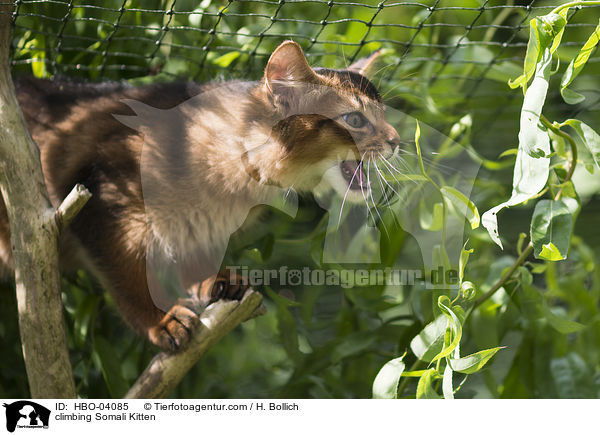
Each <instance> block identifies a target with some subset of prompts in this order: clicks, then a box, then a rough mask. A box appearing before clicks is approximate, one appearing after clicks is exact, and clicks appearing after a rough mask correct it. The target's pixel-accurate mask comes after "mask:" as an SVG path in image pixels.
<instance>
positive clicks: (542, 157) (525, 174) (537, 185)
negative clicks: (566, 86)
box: [481, 49, 552, 248]
mask: <svg viewBox="0 0 600 435" xmlns="http://www.w3.org/2000/svg"><path fill="white" fill-rule="evenodd" d="M551 60H552V55H551V54H550V50H548V49H546V50H545V52H544V56H543V58H542V60H541V61H540V63H539V64H538V72H537V73H536V78H535V79H534V81H533V83H532V84H531V88H530V89H528V90H527V92H526V95H525V99H524V101H523V109H522V111H521V129H520V131H519V149H518V151H517V159H516V161H515V169H514V172H513V190H512V194H511V196H510V198H509V199H508V201H505V202H503V203H502V204H499V205H497V206H496V207H493V208H491V209H490V210H488V211H486V212H485V213H484V214H483V216H482V217H481V222H482V224H483V226H484V227H485V229H486V230H487V231H488V233H489V234H490V237H491V238H492V240H493V241H494V242H496V243H497V244H498V246H500V247H501V248H502V242H501V241H500V234H499V233H498V216H497V215H498V212H500V211H501V210H502V209H504V208H506V207H511V206H514V205H517V204H521V203H522V202H525V201H527V200H528V199H530V198H532V197H534V196H535V195H537V194H538V193H539V192H540V191H541V190H542V189H543V188H544V186H545V185H546V182H547V181H548V175H549V173H550V158H549V157H548V156H549V155H550V139H549V137H548V133H547V131H545V130H543V129H542V128H541V127H540V125H539V115H540V113H541V107H542V106H543V103H544V101H543V100H544V99H545V98H546V92H547V89H548V76H549V70H550V64H551ZM536 99H537V100H536Z"/></svg>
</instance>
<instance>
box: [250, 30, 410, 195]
mask: <svg viewBox="0 0 600 435" xmlns="http://www.w3.org/2000/svg"><path fill="white" fill-rule="evenodd" d="M375 57H376V55H371V56H370V57H369V58H365V59H361V60H359V61H358V62H356V63H355V64H353V65H351V66H349V67H348V68H347V69H343V70H333V69H326V68H311V66H310V65H309V64H308V62H307V60H306V58H305V56H304V53H303V52H302V49H301V48H300V46H299V45H298V44H296V43H295V42H292V41H286V42H284V43H282V44H281V45H280V46H279V47H278V48H277V49H276V50H275V51H274V52H273V53H272V55H271V57H270V59H269V61H268V63H267V66H266V68H265V73H264V77H263V81H262V92H263V93H264V96H265V97H266V99H267V101H268V103H269V105H270V107H271V108H272V110H273V112H272V116H273V118H272V119H273V126H272V131H271V136H272V137H273V138H275V139H277V141H278V142H279V143H280V144H281V145H282V147H283V149H284V151H285V152H284V158H283V159H282V161H281V162H279V163H280V165H281V167H282V168H284V170H283V171H282V172H281V173H282V174H284V176H285V177H287V180H278V181H279V182H280V184H282V185H284V186H285V185H294V187H296V188H299V189H305V188H311V187H313V186H311V184H312V185H314V184H315V183H317V182H319V181H320V180H321V178H325V180H326V181H327V182H328V183H329V184H330V185H331V186H332V187H333V188H334V189H335V190H336V191H338V192H339V193H340V194H342V195H347V196H349V197H350V198H352V197H354V198H362V193H361V191H362V190H363V189H364V188H365V187H367V186H366V184H367V179H366V176H365V174H364V169H365V167H366V165H367V162H369V161H378V160H380V159H383V158H387V157H389V156H390V155H391V154H392V153H393V152H394V149H395V148H396V147H398V146H399V145H400V137H399V135H398V133H397V132H396V130H395V129H394V127H392V125H390V124H389V123H388V122H387V121H386V118H385V106H384V105H383V101H382V98H381V95H380V94H379V91H378V90H377V88H376V87H375V85H373V83H371V81H369V80H368V79H367V78H366V76H365V75H363V74H364V72H365V70H366V69H368V68H369V67H370V66H372V64H373V60H374V59H375ZM361 162H362V164H361Z"/></svg>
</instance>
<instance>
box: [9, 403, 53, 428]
mask: <svg viewBox="0 0 600 435" xmlns="http://www.w3.org/2000/svg"><path fill="white" fill-rule="evenodd" d="M3 406H4V408H6V430H8V431H9V432H14V431H15V429H48V423H49V421H50V410H49V409H48V408H46V407H44V406H42V405H39V404H37V403H35V402H31V401H29V400H19V401H17V402H13V403H10V404H6V403H5V404H3Z"/></svg>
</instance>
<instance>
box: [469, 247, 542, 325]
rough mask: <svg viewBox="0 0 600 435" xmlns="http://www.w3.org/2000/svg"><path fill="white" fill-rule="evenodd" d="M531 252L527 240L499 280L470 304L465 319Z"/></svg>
mask: <svg viewBox="0 0 600 435" xmlns="http://www.w3.org/2000/svg"><path fill="white" fill-rule="evenodd" d="M532 252H533V245H532V244H531V242H529V243H528V244H527V247H526V248H525V249H524V250H523V252H522V253H521V255H519V258H517V259H516V260H515V262H514V263H513V264H512V266H510V269H508V270H507V271H506V273H505V274H504V275H502V277H501V278H500V280H499V281H498V282H496V284H494V285H493V286H492V288H491V289H489V290H488V291H487V292H486V293H485V294H483V295H482V296H480V297H479V298H478V299H477V300H476V301H475V303H474V304H473V305H472V306H471V308H469V311H468V312H467V315H466V316H465V319H466V318H468V317H469V316H470V314H471V312H473V310H474V309H475V308H477V307H478V306H480V305H481V304H483V303H484V302H485V301H487V300H488V299H489V298H491V297H492V295H493V294H494V293H496V292H497V291H498V290H499V289H500V288H501V287H502V286H504V284H506V282H507V281H508V280H509V279H510V278H511V276H512V274H513V273H514V272H515V270H517V269H518V268H519V266H521V264H523V263H524V262H525V260H526V259H527V257H529V256H530V255H531V253H532ZM465 321H466V320H465Z"/></svg>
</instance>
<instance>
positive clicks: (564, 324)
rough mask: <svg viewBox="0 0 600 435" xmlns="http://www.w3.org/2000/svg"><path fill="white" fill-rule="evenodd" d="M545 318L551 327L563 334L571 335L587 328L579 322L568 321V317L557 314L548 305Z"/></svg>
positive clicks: (545, 309) (545, 308)
mask: <svg viewBox="0 0 600 435" xmlns="http://www.w3.org/2000/svg"><path fill="white" fill-rule="evenodd" d="M544 317H546V320H548V323H549V324H550V326H552V327H553V328H554V329H556V330H557V331H558V332H560V333H561V334H570V333H572V332H577V331H581V330H582V329H584V328H585V325H582V324H581V323H579V322H574V321H573V320H570V319H567V318H566V317H564V316H562V315H559V314H555V313H554V312H553V311H552V310H551V309H550V308H548V306H547V305H545V304H544Z"/></svg>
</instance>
